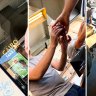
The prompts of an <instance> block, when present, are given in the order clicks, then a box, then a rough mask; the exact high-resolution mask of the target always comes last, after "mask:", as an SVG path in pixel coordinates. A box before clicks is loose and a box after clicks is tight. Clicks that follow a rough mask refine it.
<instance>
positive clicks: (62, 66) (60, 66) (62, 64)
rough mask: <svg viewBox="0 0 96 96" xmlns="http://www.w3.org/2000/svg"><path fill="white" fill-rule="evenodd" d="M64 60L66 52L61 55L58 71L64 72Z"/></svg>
mask: <svg viewBox="0 0 96 96" xmlns="http://www.w3.org/2000/svg"><path fill="white" fill-rule="evenodd" d="M66 60H67V51H66V52H65V51H64V52H63V53H62V55H61V59H60V64H59V66H58V67H59V70H60V71H63V70H64V68H65V65H66Z"/></svg>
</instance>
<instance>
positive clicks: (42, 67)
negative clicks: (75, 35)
mask: <svg viewBox="0 0 96 96" xmlns="http://www.w3.org/2000/svg"><path fill="white" fill-rule="evenodd" d="M55 48H56V47H54V46H52V45H50V46H49V48H48V50H47V51H46V53H45V54H44V56H43V58H42V59H41V60H40V62H39V63H38V64H37V65H36V67H35V68H33V69H32V71H29V73H30V74H29V78H30V80H38V79H40V78H42V77H43V75H44V74H45V72H46V71H47V69H48V67H49V65H50V63H51V60H52V58H53V55H54V52H55Z"/></svg>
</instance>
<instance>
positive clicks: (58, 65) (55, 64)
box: [51, 35, 69, 71]
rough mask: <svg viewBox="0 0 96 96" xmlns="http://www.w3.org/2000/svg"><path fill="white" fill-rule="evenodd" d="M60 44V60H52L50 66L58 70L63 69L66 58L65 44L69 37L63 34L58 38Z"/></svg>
mask: <svg viewBox="0 0 96 96" xmlns="http://www.w3.org/2000/svg"><path fill="white" fill-rule="evenodd" d="M60 39H61V40H60V44H61V58H60V61H56V62H54V61H53V62H52V63H51V64H52V66H53V67H54V68H55V69H57V70H58V71H63V70H64V68H65V65H66V60H67V45H68V41H69V38H67V36H65V35H64V36H63V37H61V38H60Z"/></svg>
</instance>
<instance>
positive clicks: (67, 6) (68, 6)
mask: <svg viewBox="0 0 96 96" xmlns="http://www.w3.org/2000/svg"><path fill="white" fill-rule="evenodd" d="M78 1H79V0H65V1H64V8H63V11H62V15H66V16H68V17H69V16H70V14H71V12H72V10H73V9H74V7H75V6H76V4H77V2H78Z"/></svg>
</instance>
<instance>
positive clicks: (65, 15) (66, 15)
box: [61, 11, 70, 19]
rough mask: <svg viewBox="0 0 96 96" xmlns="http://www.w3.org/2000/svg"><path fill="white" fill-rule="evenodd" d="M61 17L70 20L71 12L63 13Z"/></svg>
mask: <svg viewBox="0 0 96 96" xmlns="http://www.w3.org/2000/svg"><path fill="white" fill-rule="evenodd" d="M61 15H62V16H63V17H65V18H67V19H69V17H70V13H69V12H66V11H63V12H62V13H61Z"/></svg>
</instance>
